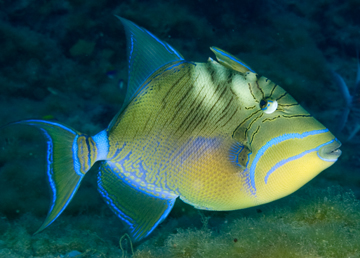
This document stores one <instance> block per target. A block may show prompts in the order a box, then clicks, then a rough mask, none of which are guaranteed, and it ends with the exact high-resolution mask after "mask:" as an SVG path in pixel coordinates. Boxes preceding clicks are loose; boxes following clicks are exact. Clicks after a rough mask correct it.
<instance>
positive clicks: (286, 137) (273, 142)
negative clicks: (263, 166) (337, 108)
mask: <svg viewBox="0 0 360 258" xmlns="http://www.w3.org/2000/svg"><path fill="white" fill-rule="evenodd" d="M327 132H329V129H322V130H313V131H309V132H304V133H302V134H299V133H289V134H283V135H280V136H278V137H275V138H273V139H271V140H270V141H269V142H267V143H266V144H265V145H264V146H262V147H261V148H260V150H259V151H258V152H257V153H256V156H255V158H254V160H253V162H252V164H251V166H250V183H251V187H252V189H253V191H251V192H253V194H255V193H256V187H255V171H256V165H257V163H258V161H259V160H260V158H261V157H262V155H264V153H265V152H266V151H267V150H268V149H269V148H271V147H272V146H275V145H277V144H279V143H281V142H283V141H287V140H291V139H303V138H305V137H308V136H311V135H316V134H322V133H327Z"/></svg>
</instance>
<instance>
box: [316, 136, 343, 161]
mask: <svg viewBox="0 0 360 258" xmlns="http://www.w3.org/2000/svg"><path fill="white" fill-rule="evenodd" d="M340 146H341V142H339V141H338V140H337V139H335V140H334V141H333V142H331V143H329V144H326V145H324V146H323V147H321V148H320V149H319V151H318V155H319V157H320V158H321V159H322V160H325V161H330V162H331V161H332V162H335V161H337V159H338V158H339V157H340V155H341V150H340V149H339V148H340Z"/></svg>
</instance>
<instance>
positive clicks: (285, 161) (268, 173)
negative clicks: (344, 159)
mask: <svg viewBox="0 0 360 258" xmlns="http://www.w3.org/2000/svg"><path fill="white" fill-rule="evenodd" d="M334 141H335V139H334V140H331V141H329V142H327V143H324V144H321V145H319V146H318V147H316V148H314V149H311V150H307V151H304V152H302V153H300V154H298V155H295V156H292V157H290V158H287V159H283V160H281V161H279V162H278V163H276V164H275V165H274V166H273V167H272V168H271V169H270V170H269V171H268V172H267V173H266V176H265V178H264V181H265V184H267V181H268V179H269V176H270V175H271V174H272V173H273V172H274V171H275V170H277V169H278V168H280V167H281V166H282V165H285V164H286V163H288V162H290V161H293V160H296V159H298V158H301V157H303V156H304V155H306V154H308V153H310V152H313V151H318V150H320V148H321V147H323V146H325V145H328V144H330V143H333V142H334ZM318 156H319V155H318ZM319 158H320V159H322V160H325V161H329V162H334V161H336V159H334V160H330V159H324V158H322V157H320V156H319Z"/></svg>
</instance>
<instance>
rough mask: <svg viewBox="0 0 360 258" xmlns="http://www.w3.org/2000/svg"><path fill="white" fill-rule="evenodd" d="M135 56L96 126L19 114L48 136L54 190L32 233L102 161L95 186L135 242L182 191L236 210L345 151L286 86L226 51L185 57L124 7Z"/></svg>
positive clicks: (289, 187)
mask: <svg viewBox="0 0 360 258" xmlns="http://www.w3.org/2000/svg"><path fill="white" fill-rule="evenodd" d="M118 18H119V20H120V21H121V22H122V24H123V25H124V27H125V32H126V36H127V45H128V48H127V52H128V60H129V67H128V69H129V77H128V85H127V93H126V97H125V101H124V104H123V107H122V108H121V110H120V111H119V113H118V114H117V115H116V116H115V117H114V118H113V120H112V121H111V123H110V125H109V126H108V128H106V129H105V130H103V131H101V132H99V133H98V134H96V135H94V136H88V135H85V134H82V133H80V132H78V131H76V130H74V129H71V128H70V127H68V126H66V125H63V124H61V123H58V122H52V121H46V120H24V121H20V122H15V123H13V124H20V125H29V126H34V127H36V128H39V129H40V130H41V132H42V134H43V135H44V136H45V138H46V140H47V149H48V150H47V163H48V167H47V173H48V178H49V183H50V186H51V189H52V202H51V206H50V210H49V213H48V215H47V217H46V219H45V221H44V223H43V224H42V226H41V227H40V228H39V230H38V231H37V232H40V231H41V230H43V229H45V228H46V227H47V226H49V225H50V224H51V223H52V222H53V221H54V220H55V219H56V218H57V217H58V216H59V215H60V214H61V213H62V212H63V210H64V209H65V208H66V206H67V205H68V204H69V202H70V201H71V199H72V198H73V196H74V194H75V193H76V191H77V189H78V188H79V186H80V183H81V180H82V179H83V177H84V176H85V174H86V173H87V172H88V171H89V169H90V168H91V167H92V166H93V165H94V163H95V162H100V170H99V174H98V190H99V192H100V194H101V195H102V196H103V198H104V200H105V202H106V203H107V204H108V205H109V207H110V208H111V209H112V210H113V212H114V213H115V214H116V215H117V216H118V217H119V218H120V219H121V220H122V221H123V222H124V225H125V226H126V227H127V229H128V231H129V234H130V235H131V237H132V239H133V240H134V241H139V240H141V239H143V238H145V237H146V236H148V235H149V234H150V233H151V232H152V231H153V230H154V229H155V228H156V226H157V225H159V223H161V222H162V221H163V220H164V219H165V218H166V217H167V215H168V214H169V212H170V211H171V209H172V207H173V205H174V203H175V200H176V199H177V198H178V197H180V198H181V199H182V200H183V201H184V202H186V203H189V204H191V205H193V206H194V207H196V208H198V209H207V210H235V209H242V208H247V207H251V206H256V205H260V204H263V203H267V202H271V201H273V200H276V199H279V198H282V197H284V196H286V195H289V194H290V193H292V192H294V191H296V190H297V189H299V188H300V187H301V186H303V185H304V184H305V183H307V182H308V181H309V180H311V179H312V178H314V177H315V176H316V175H317V174H318V173H320V172H321V171H323V170H324V169H326V168H327V167H329V166H331V165H332V164H333V163H334V162H335V161H336V160H337V159H338V157H339V156H340V154H341V151H340V150H339V147H340V145H341V144H340V142H339V141H338V140H337V139H336V138H335V137H334V135H333V134H332V133H331V132H330V131H329V130H328V129H327V128H325V127H324V126H323V125H322V124H321V123H319V122H318V121H317V120H316V119H315V118H314V117H312V116H311V115H310V114H309V113H308V112H307V111H305V110H304V109H303V108H302V107H301V106H300V105H299V103H298V102H296V101H295V100H294V99H293V98H292V97H291V96H290V95H289V94H288V93H287V92H286V91H285V90H284V89H282V88H281V87H280V86H279V85H276V84H275V83H273V82H271V81H270V80H269V79H267V78H265V77H262V76H259V75H258V74H256V73H255V72H254V71H253V70H252V69H251V68H250V67H249V66H248V65H247V64H245V63H244V62H242V61H241V60H240V59H238V58H236V57H234V56H233V55H231V54H230V53H227V52H226V51H224V50H221V49H219V48H216V47H212V48H211V50H212V51H213V52H214V54H215V56H216V59H217V61H215V60H213V59H212V58H209V60H208V61H207V62H206V63H197V62H189V61H187V60H185V59H184V57H183V56H182V55H181V54H180V53H179V52H177V51H176V50H175V49H174V48H173V47H171V46H170V45H169V44H167V43H166V42H163V41H161V40H159V39H158V38H157V37H155V36H154V35H153V34H151V33H150V32H148V31H147V30H145V29H143V28H141V27H139V26H137V25H135V24H134V23H132V22H130V21H128V20H126V19H124V18H121V17H118Z"/></svg>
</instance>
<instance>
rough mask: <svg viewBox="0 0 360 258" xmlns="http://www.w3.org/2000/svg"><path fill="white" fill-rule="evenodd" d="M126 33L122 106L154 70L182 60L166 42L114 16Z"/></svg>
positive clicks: (125, 104) (132, 96)
mask: <svg viewBox="0 0 360 258" xmlns="http://www.w3.org/2000/svg"><path fill="white" fill-rule="evenodd" d="M116 17H117V18H119V20H120V21H121V22H122V24H123V25H124V28H125V32H126V40H127V54H128V62H129V66H128V85H127V92H126V97H125V100H124V104H123V106H124V107H125V106H127V104H129V102H130V101H131V100H132V99H133V98H134V96H135V95H136V92H137V91H138V89H139V88H140V87H141V86H142V84H143V83H144V82H145V80H146V79H147V78H148V77H149V76H150V75H151V74H152V73H154V72H155V71H156V70H158V69H159V68H160V67H162V66H163V65H165V64H168V63H170V62H174V61H179V60H184V58H183V57H182V55H181V54H180V53H179V52H177V51H176V50H175V49H174V48H173V47H171V46H170V45H169V44H167V43H166V42H163V41H161V40H159V39H158V38H157V37H155V36H154V35H153V34H151V33H150V32H149V31H147V30H145V29H144V28H141V27H139V26H137V25H136V24H135V23H133V22H131V21H129V20H126V19H124V18H122V17H119V16H116Z"/></svg>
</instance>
